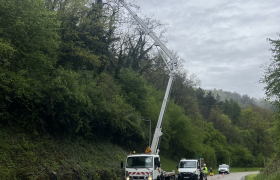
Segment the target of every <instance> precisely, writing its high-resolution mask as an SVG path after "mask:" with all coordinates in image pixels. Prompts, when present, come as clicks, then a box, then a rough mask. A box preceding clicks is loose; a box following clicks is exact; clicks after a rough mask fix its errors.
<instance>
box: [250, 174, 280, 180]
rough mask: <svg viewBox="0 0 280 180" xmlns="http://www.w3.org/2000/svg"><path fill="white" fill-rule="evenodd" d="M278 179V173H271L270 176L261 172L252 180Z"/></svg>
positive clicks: (279, 176) (279, 177)
mask: <svg viewBox="0 0 280 180" xmlns="http://www.w3.org/2000/svg"><path fill="white" fill-rule="evenodd" d="M279 179H280V172H276V173H272V174H265V173H263V172H261V173H259V174H258V175H257V176H256V177H254V180H279Z"/></svg>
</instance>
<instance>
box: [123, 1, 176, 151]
mask: <svg viewBox="0 0 280 180" xmlns="http://www.w3.org/2000/svg"><path fill="white" fill-rule="evenodd" d="M119 2H120V3H121V4H122V5H123V6H124V7H125V8H126V9H127V10H128V11H129V13H130V14H131V15H132V17H133V18H134V19H135V20H136V21H137V22H138V23H139V24H140V25H141V26H142V27H143V29H144V30H145V32H146V33H147V34H148V35H149V36H150V37H151V38H152V39H153V40H154V42H155V43H154V45H155V46H159V47H160V48H161V50H162V51H163V52H165V54H166V55H167V56H168V57H169V58H170V60H171V61H170V62H169V63H168V62H167V61H166V59H165V58H164V56H162V54H161V56H162V59H163V60H164V62H165V64H166V65H167V67H168V69H169V71H170V74H169V80H168V85H167V88H166V91H165V95H164V99H163V102H162V106H161V110H160V114H159V118H158V123H157V126H156V129H155V133H154V137H153V141H152V144H151V151H152V154H156V155H157V154H158V153H159V149H158V146H159V139H160V136H161V135H162V131H161V126H162V122H163V118H164V113H165V109H166V106H167V102H168V97H169V94H170V90H171V87H172V82H173V79H174V76H175V68H176V67H177V60H176V58H175V56H174V55H173V54H172V53H171V52H170V51H169V50H168V49H167V48H166V46H165V45H164V44H163V43H162V42H161V40H160V39H159V38H158V37H157V36H156V35H155V34H154V33H153V31H151V30H150V29H149V28H148V26H147V25H146V24H145V23H144V21H142V20H141V19H140V18H139V17H138V16H137V14H135V13H134V12H133V11H132V10H131V9H130V8H129V7H128V5H127V4H126V3H125V2H124V0H119Z"/></svg>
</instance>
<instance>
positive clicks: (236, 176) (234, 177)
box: [207, 171, 259, 180]
mask: <svg viewBox="0 0 280 180" xmlns="http://www.w3.org/2000/svg"><path fill="white" fill-rule="evenodd" d="M258 173H259V171H251V172H234V173H229V174H224V175H223V174H220V175H219V174H215V175H214V176H207V180H243V179H242V178H243V177H245V176H247V175H249V174H258Z"/></svg>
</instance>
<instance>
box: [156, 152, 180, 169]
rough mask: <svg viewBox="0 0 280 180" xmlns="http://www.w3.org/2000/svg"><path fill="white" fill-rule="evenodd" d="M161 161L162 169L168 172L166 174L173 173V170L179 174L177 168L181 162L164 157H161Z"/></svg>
mask: <svg viewBox="0 0 280 180" xmlns="http://www.w3.org/2000/svg"><path fill="white" fill-rule="evenodd" d="M160 161H161V166H162V167H161V168H162V169H163V170H164V171H166V172H171V171H172V170H175V172H176V173H177V166H178V164H179V161H173V160H170V159H166V158H165V157H163V156H160Z"/></svg>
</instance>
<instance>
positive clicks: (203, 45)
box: [134, 0, 280, 98]
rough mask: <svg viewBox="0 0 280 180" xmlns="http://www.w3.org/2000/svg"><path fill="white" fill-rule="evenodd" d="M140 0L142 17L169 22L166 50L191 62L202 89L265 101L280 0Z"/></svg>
mask: <svg viewBox="0 0 280 180" xmlns="http://www.w3.org/2000/svg"><path fill="white" fill-rule="evenodd" d="M134 2H135V4H137V5H139V6H140V10H141V12H142V14H144V15H146V16H149V17H153V18H154V19H157V20H160V21H162V22H165V23H167V24H168V25H167V26H166V29H167V32H166V33H165V37H166V39H167V40H168V43H167V44H166V46H167V47H168V48H169V49H171V50H173V51H176V52H177V53H178V54H179V55H180V57H181V58H182V59H184V60H185V68H186V69H187V70H188V72H189V74H196V75H197V77H198V78H199V79H200V80H201V87H202V88H204V89H214V88H216V89H222V90H224V91H230V92H237V93H239V94H241V95H244V94H248V95H249V96H250V97H255V98H262V97H264V90H263V87H264V85H263V84H260V83H258V81H259V79H260V78H261V77H262V75H263V74H264V70H263V69H262V68H260V66H261V65H262V64H269V63H270V59H271V57H272V54H271V52H270V51H269V49H270V48H271V47H272V46H271V45H270V44H269V43H268V42H267V40H266V39H267V38H271V39H279V36H278V35H277V33H280V1H279V0H135V1H134ZM140 17H141V14H140ZM142 17H143V16H142Z"/></svg>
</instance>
